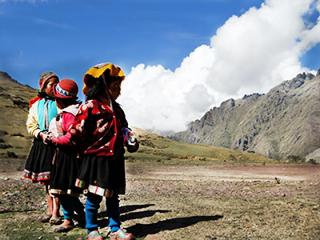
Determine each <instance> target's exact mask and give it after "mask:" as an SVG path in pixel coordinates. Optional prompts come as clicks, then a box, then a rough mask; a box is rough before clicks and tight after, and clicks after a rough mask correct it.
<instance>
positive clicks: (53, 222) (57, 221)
mask: <svg viewBox="0 0 320 240" xmlns="http://www.w3.org/2000/svg"><path fill="white" fill-rule="evenodd" d="M49 223H50V224H51V225H59V224H60V223H61V219H60V218H59V217H54V216H52V217H51V218H50V220H49Z"/></svg>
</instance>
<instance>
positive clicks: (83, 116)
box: [70, 100, 127, 156]
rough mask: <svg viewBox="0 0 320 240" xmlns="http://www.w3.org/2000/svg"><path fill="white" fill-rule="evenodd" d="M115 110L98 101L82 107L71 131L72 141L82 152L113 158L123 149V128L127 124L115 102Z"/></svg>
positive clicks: (90, 101) (91, 101)
mask: <svg viewBox="0 0 320 240" xmlns="http://www.w3.org/2000/svg"><path fill="white" fill-rule="evenodd" d="M113 108H114V109H111V108H110V107H109V106H108V105H106V104H104V103H102V102H100V101H98V100H88V101H86V102H85V103H83V104H82V105H81V106H80V109H79V111H78V114H77V115H76V118H75V122H74V123H73V124H72V126H71V129H70V133H71V135H72V137H71V140H72V141H73V142H74V144H76V146H77V148H78V147H79V148H80V152H82V153H83V154H94V155H97V156H113V155H114V153H115V152H116V151H117V150H118V148H123V136H122V132H121V128H122V127H127V126H123V123H125V124H126V125H127V122H126V120H125V116H124V113H123V111H122V109H121V108H120V106H119V105H118V104H117V103H115V102H113ZM119 108H120V109H119ZM119 110H121V111H119ZM119 112H120V113H121V114H123V117H121V116H120V115H121V114H118V113H119ZM121 118H124V120H123V119H121Z"/></svg>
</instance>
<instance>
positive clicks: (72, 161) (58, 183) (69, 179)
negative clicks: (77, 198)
mask: <svg viewBox="0 0 320 240" xmlns="http://www.w3.org/2000/svg"><path fill="white" fill-rule="evenodd" d="M80 164H81V160H80V159H79V158H78V157H77V152H76V151H75V150H73V149H66V148H57V150H56V155H55V157H54V161H53V166H52V171H51V180H50V193H51V194H71V195H78V194H80V193H82V189H80V188H77V187H76V186H75V182H76V179H77V177H78V174H79V168H80Z"/></svg>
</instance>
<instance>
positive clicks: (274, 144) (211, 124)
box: [172, 70, 320, 159]
mask: <svg viewBox="0 0 320 240" xmlns="http://www.w3.org/2000/svg"><path fill="white" fill-rule="evenodd" d="M172 138H173V139H175V140H179V141H184V142H187V143H202V144H211V145H215V146H222V147H229V148H234V149H241V150H244V151H253V152H257V153H260V154H263V155H265V156H268V157H272V158H276V159H278V158H304V157H305V156H306V155H308V154H309V153H312V152H313V151H316V150H317V149H319V148H320V70H319V71H318V72H317V74H316V75H313V74H311V73H301V74H298V75H297V76H296V77H295V78H293V79H292V80H288V81H284V82H283V83H281V84H280V85H278V86H276V87H274V88H273V89H271V90H270V91H269V92H268V93H267V94H258V93H254V94H251V95H245V96H244V97H243V98H242V99H237V100H234V99H229V100H227V101H225V102H223V103H221V105H220V106H219V107H214V108H212V109H210V110H209V111H208V112H207V113H205V114H204V116H203V117H202V118H201V119H199V120H195V121H193V122H191V123H190V124H189V125H188V128H187V130H186V131H183V132H179V133H177V134H174V135H173V136H172Z"/></svg>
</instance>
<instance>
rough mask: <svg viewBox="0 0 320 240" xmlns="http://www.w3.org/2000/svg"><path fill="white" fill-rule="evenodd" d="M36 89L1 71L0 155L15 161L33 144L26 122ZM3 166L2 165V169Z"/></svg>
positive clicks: (23, 155) (22, 156)
mask: <svg viewBox="0 0 320 240" xmlns="http://www.w3.org/2000/svg"><path fill="white" fill-rule="evenodd" d="M35 95H36V90H35V89H33V88H31V87H29V86H26V85H22V84H20V83H19V82H17V81H16V80H14V79H12V78H11V77H10V76H9V75H8V74H7V73H5V72H1V71H0V157H1V158H2V159H4V158H5V159H10V162H12V163H13V162H14V159H16V158H24V157H25V155H26V153H27V152H28V151H29V148H30V145H31V139H32V138H30V136H28V134H27V131H26V126H25V122H26V119H27V115H28V109H29V106H28V105H29V99H31V98H32V97H34V96H35ZM2 167H3V166H1V169H2Z"/></svg>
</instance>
